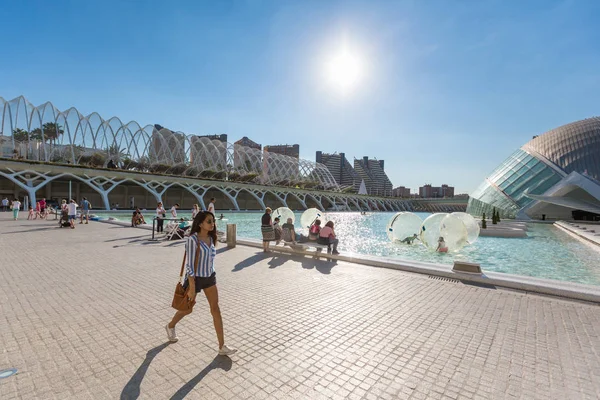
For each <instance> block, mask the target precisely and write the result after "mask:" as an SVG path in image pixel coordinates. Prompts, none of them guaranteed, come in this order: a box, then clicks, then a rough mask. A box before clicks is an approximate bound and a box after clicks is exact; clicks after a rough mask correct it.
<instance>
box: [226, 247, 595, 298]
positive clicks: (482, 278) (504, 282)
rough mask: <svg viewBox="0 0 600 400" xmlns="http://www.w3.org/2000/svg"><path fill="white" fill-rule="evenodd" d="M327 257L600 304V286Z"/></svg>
mask: <svg viewBox="0 0 600 400" xmlns="http://www.w3.org/2000/svg"><path fill="white" fill-rule="evenodd" d="M236 243H237V244H239V245H242V246H249V247H258V248H262V241H261V240H258V239H248V238H238V239H237V241H236ZM271 250H275V251H278V252H281V253H287V254H291V255H305V256H306V255H308V256H312V255H314V252H311V251H303V250H293V249H291V248H289V247H282V246H271ZM327 257H329V258H331V259H334V260H340V261H347V262H350V263H355V264H361V265H368V266H372V267H379V268H389V269H395V270H399V271H405V272H413V273H417V274H425V275H431V276H440V277H444V278H450V279H457V280H460V281H462V282H470V283H476V284H483V285H486V286H498V287H502V288H508V289H515V290H520V291H525V292H532V293H538V294H545V295H550V296H556V297H560V298H565V299H574V300H582V301H588V302H592V303H598V304H600V286H594V285H586V284H582V283H575V282H566V281H557V280H553V279H544V278H534V277H530V276H524V275H513V274H505V273H499V272H486V271H483V273H482V274H472V273H461V272H454V271H452V267H451V266H449V265H444V264H435V263H427V262H419V261H410V260H399V259H393V258H388V257H379V256H365V255H363V254H360V255H359V254H349V255H344V254H340V255H327Z"/></svg>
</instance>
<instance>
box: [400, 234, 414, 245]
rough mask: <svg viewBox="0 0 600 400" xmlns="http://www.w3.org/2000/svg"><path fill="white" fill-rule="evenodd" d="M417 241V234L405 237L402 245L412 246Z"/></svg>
mask: <svg viewBox="0 0 600 400" xmlns="http://www.w3.org/2000/svg"><path fill="white" fill-rule="evenodd" d="M415 239H417V234H416V233H415V234H414V235H412V236H407V237H405V238H404V239H402V240H401V241H400V243H406V244H412V242H414V241H415Z"/></svg>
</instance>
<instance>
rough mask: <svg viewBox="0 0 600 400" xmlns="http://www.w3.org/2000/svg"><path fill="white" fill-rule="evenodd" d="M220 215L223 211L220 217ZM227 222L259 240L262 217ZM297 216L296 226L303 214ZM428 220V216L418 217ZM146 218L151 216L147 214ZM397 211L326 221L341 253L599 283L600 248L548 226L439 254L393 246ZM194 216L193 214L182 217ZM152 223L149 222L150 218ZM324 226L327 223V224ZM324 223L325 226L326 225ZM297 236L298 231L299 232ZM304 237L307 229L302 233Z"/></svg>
mask: <svg viewBox="0 0 600 400" xmlns="http://www.w3.org/2000/svg"><path fill="white" fill-rule="evenodd" d="M96 214H97V215H98V216H100V217H109V216H110V217H114V218H117V219H120V220H127V219H128V218H130V214H129V213H127V214H114V213H96ZM217 214H218V215H219V214H221V212H218V213H217ZM223 214H224V215H225V220H223V221H219V220H217V227H218V229H219V230H221V231H225V225H226V224H228V223H234V224H236V225H237V236H238V238H252V239H260V238H261V233H260V217H261V215H262V214H261V213H227V212H224V213H223ZM295 214H296V223H295V225H296V227H298V226H299V224H300V215H302V213H295ZM415 214H417V215H419V217H421V218H422V219H425V218H426V217H427V216H428V215H430V214H429V213H415ZM147 215H148V216H149V215H150V214H147ZM393 215H394V213H369V214H367V215H361V214H360V213H358V212H354V213H353V212H344V213H328V214H327V220H328V219H331V220H332V221H334V222H335V232H336V234H337V237H338V238H339V240H340V244H339V246H338V250H339V251H340V252H342V253H358V254H365V255H376V256H385V257H393V258H398V259H404V260H414V261H426V262H434V263H440V264H452V263H453V261H454V260H455V259H457V260H462V261H470V262H476V263H479V264H481V268H482V269H483V270H484V271H494V272H503V273H509V274H516V275H527V276H534V277H538V278H548V279H556V280H561V281H571V282H579V283H586V284H591V285H600V250H599V249H597V248H594V247H592V246H593V245H588V244H585V243H582V242H580V241H579V240H577V239H575V238H573V237H571V236H570V235H568V234H567V233H565V232H563V231H562V230H560V229H558V228H555V227H554V226H552V225H549V224H536V223H530V224H528V232H527V235H528V237H527V238H491V237H480V238H479V239H478V240H477V242H475V243H474V244H472V245H468V246H466V247H464V248H462V249H461V250H460V251H458V252H455V253H448V254H444V253H436V252H433V251H431V250H428V249H427V248H425V246H423V245H421V244H420V242H418V241H417V242H415V244H413V245H405V244H399V243H392V242H390V241H389V239H388V237H387V234H386V232H385V229H386V224H387V222H388V221H389V219H390V218H391V217H392V216H393ZM179 216H181V217H184V218H190V217H191V213H179ZM148 220H150V219H149V218H148ZM324 222H325V221H324ZM324 222H323V223H324ZM297 232H300V230H299V229H297ZM304 233H305V234H306V231H305V232H304Z"/></svg>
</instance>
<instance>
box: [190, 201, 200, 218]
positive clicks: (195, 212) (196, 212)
mask: <svg viewBox="0 0 600 400" xmlns="http://www.w3.org/2000/svg"><path fill="white" fill-rule="evenodd" d="M199 212H200V206H199V205H198V204H194V206H193V207H192V219H194V218H196V215H198V213H199Z"/></svg>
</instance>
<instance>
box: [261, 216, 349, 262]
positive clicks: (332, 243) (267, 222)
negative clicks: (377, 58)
mask: <svg viewBox="0 0 600 400" xmlns="http://www.w3.org/2000/svg"><path fill="white" fill-rule="evenodd" d="M272 212H273V210H272V209H271V208H270V207H267V208H266V210H265V213H264V214H263V216H262V218H261V228H260V229H261V233H262V238H263V251H264V252H265V253H268V252H270V250H269V247H270V243H271V242H275V244H276V245H277V244H279V243H280V242H281V241H284V242H285V243H289V244H291V245H296V244H297V243H306V242H316V243H318V244H321V245H324V246H327V253H328V254H340V253H339V251H338V249H337V247H338V244H339V239H338V238H337V236H336V234H335V230H334V222H333V221H327V223H326V224H325V226H324V227H323V228H321V220H320V219H318V218H317V219H315V220H314V221H313V223H312V224H311V225H310V227H309V230H308V236H303V235H302V234H299V233H296V230H295V228H294V224H293V220H292V218H288V219H287V221H286V223H285V224H283V225H281V224H280V223H281V221H280V218H279V217H276V218H275V219H272V218H271V213H272Z"/></svg>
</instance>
